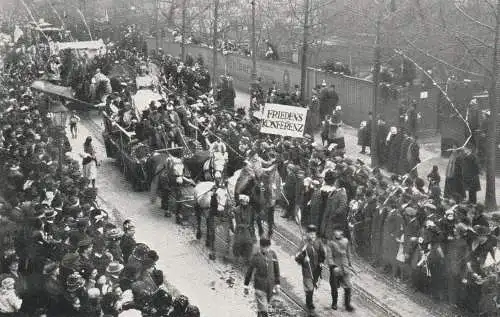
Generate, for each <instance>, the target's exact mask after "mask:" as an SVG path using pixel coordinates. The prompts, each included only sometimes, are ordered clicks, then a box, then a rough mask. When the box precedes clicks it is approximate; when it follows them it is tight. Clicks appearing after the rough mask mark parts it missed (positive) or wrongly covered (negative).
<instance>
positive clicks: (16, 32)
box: [14, 25, 24, 43]
mask: <svg viewBox="0 0 500 317" xmlns="http://www.w3.org/2000/svg"><path fill="white" fill-rule="evenodd" d="M23 35H24V32H23V30H21V28H20V27H19V26H17V25H16V27H15V29H14V43H17V41H18V40H19V39H20V38H21V36H23Z"/></svg>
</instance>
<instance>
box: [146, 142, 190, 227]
mask: <svg viewBox="0 0 500 317" xmlns="http://www.w3.org/2000/svg"><path fill="white" fill-rule="evenodd" d="M148 166H149V168H148V169H149V171H150V177H149V179H150V180H151V187H150V188H151V191H150V193H151V203H155V201H156V195H157V192H158V190H159V191H160V197H161V208H162V209H164V210H165V216H166V217H170V215H171V212H170V210H169V207H168V202H169V198H170V192H174V197H175V199H176V201H179V200H181V197H180V196H181V192H180V187H181V186H183V185H184V184H185V183H187V182H189V180H188V179H187V178H186V177H185V176H184V175H185V174H184V163H183V161H182V159H180V158H177V157H175V156H173V155H170V154H169V153H158V152H155V153H154V154H153V155H152V156H151V157H150V158H149V160H148ZM175 214H176V221H177V223H180V222H182V220H183V219H182V218H183V216H182V215H181V214H180V205H179V204H177V203H176V206H175Z"/></svg>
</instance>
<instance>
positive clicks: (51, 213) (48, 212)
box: [45, 209, 58, 219]
mask: <svg viewBox="0 0 500 317" xmlns="http://www.w3.org/2000/svg"><path fill="white" fill-rule="evenodd" d="M57 214H58V212H57V211H56V210H55V209H46V210H45V218H47V219H53V218H55V217H56V216H57Z"/></svg>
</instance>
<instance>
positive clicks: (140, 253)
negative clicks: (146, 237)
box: [132, 243, 150, 261]
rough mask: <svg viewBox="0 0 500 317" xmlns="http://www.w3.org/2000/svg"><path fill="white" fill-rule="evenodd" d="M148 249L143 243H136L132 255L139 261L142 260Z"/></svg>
mask: <svg viewBox="0 0 500 317" xmlns="http://www.w3.org/2000/svg"><path fill="white" fill-rule="evenodd" d="M149 251H150V249H149V247H148V246H147V245H145V244H144V243H138V244H137V245H136V246H135V248H134V250H133V251H132V255H133V256H134V258H136V259H137V260H139V261H144V259H146V257H147V255H148V252H149Z"/></svg>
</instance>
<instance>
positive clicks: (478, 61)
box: [455, 36, 493, 77]
mask: <svg viewBox="0 0 500 317" xmlns="http://www.w3.org/2000/svg"><path fill="white" fill-rule="evenodd" d="M455 39H456V40H457V41H459V42H460V43H461V44H462V46H463V47H464V48H465V49H466V50H467V52H468V53H469V54H470V56H471V58H472V60H473V61H474V62H475V63H476V64H477V65H479V66H480V67H482V68H483V69H484V70H485V71H486V73H487V74H488V75H489V77H493V73H492V72H491V70H490V69H489V68H488V67H486V65H484V64H483V63H482V62H481V61H480V60H478V59H477V58H476V57H475V56H474V54H473V53H472V50H471V49H470V47H469V46H468V45H467V44H466V43H465V42H464V41H463V40H462V39H461V38H459V37H458V36H455Z"/></svg>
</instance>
